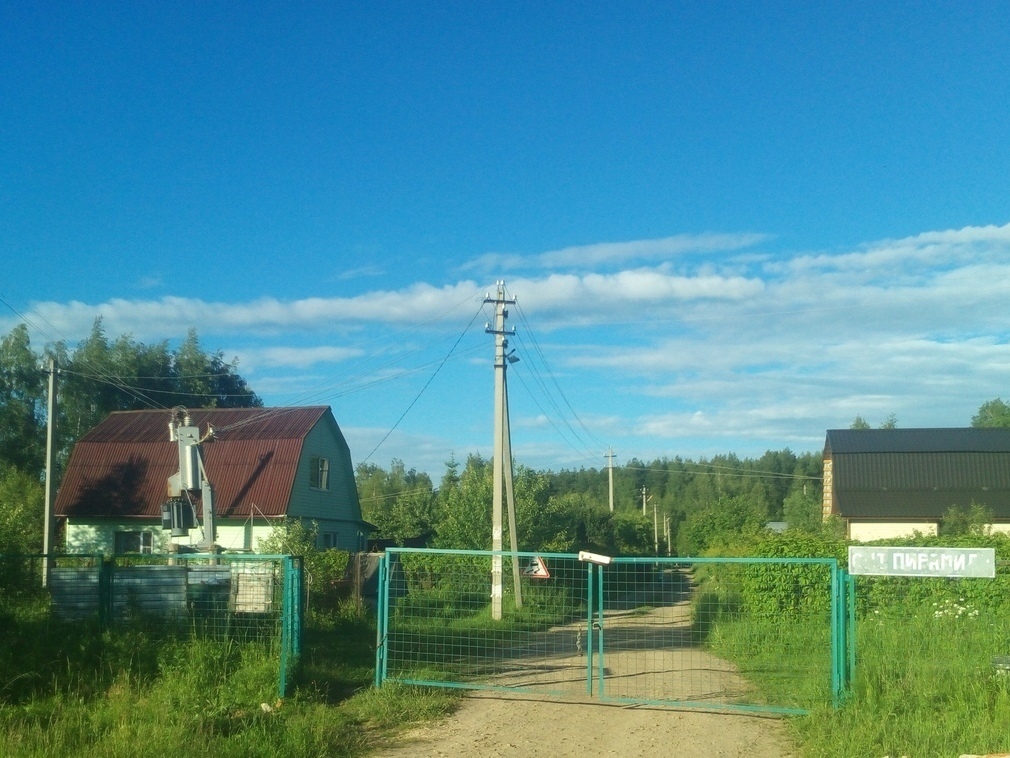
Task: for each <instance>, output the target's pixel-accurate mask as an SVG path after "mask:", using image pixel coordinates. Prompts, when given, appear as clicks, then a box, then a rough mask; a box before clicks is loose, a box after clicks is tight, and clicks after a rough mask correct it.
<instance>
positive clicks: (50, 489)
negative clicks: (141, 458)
mask: <svg viewBox="0 0 1010 758" xmlns="http://www.w3.org/2000/svg"><path fill="white" fill-rule="evenodd" d="M47 373H48V374H49V398H48V403H47V406H48V407H47V411H46V503H45V506H46V512H45V521H46V523H45V531H44V532H43V536H42V553H43V555H45V558H43V562H42V585H43V586H45V587H48V586H49V572H50V571H51V569H52V567H53V556H52V552H53V550H54V549H55V545H54V544H53V543H54V542H55V540H56V517H55V515H54V513H53V504H54V502H55V500H56V482H55V481H54V480H55V478H56V374H57V370H56V359H55V358H50V359H49V370H48V372H47Z"/></svg>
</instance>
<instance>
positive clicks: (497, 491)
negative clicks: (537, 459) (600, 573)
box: [484, 281, 522, 621]
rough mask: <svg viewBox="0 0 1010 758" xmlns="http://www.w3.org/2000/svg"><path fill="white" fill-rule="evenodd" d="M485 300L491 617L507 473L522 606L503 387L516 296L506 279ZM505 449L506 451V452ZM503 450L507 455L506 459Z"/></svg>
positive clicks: (498, 606)
mask: <svg viewBox="0 0 1010 758" xmlns="http://www.w3.org/2000/svg"><path fill="white" fill-rule="evenodd" d="M484 302H485V303H486V304H494V307H495V308H494V310H495V318H494V327H492V326H491V325H490V324H487V325H485V327H484V331H485V332H486V333H487V334H493V335H494V338H495V339H494V343H495V351H494V462H493V469H494V483H493V495H492V497H493V502H492V507H491V551H492V555H491V618H492V619H494V620H496V621H497V620H500V619H501V617H502V560H501V559H502V556H501V549H502V499H503V497H502V495H503V492H502V489H503V488H502V484H503V482H505V481H506V480H505V477H506V473H505V472H506V471H507V472H508V474H507V477H508V479H507V489H508V492H507V494H508V498H509V517H510V522H511V524H510V528H509V537H510V538H511V541H512V573H513V575H514V577H515V578H514V582H515V590H516V606H517V607H521V606H522V597H521V595H520V590H519V556H518V555H516V551H517V550H518V548H517V545H516V533H515V498H514V495H513V491H512V445H511V442H510V441H509V440H508V439H507V436H508V434H509V425H508V390H507V389H506V378H505V370H506V368H507V367H508V364H509V363H510V362H513V361H514V360H518V359H517V358H514V356H512V355H510V354H507V353H506V352H505V351H506V350H507V349H508V340H507V339H506V337H507V336H508V335H509V334H515V328H513V329H511V330H506V328H505V319H507V318H508V309H507V308H506V306H507V305H511V304H513V303H515V298H506V297H505V282H504V281H499V282H498V289H497V292H496V293H495V297H491V295H490V294H488V295H486V296H485V297H484ZM506 451H507V453H506ZM506 454H507V455H508V458H507V459H506Z"/></svg>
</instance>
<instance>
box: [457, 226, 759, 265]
mask: <svg viewBox="0 0 1010 758" xmlns="http://www.w3.org/2000/svg"><path fill="white" fill-rule="evenodd" d="M768 239H769V235H767V234H757V233H745V234H677V235H674V236H672V237H661V238H659V239H644V240H631V241H628V242H599V243H595V244H592V245H573V246H571V247H564V248H561V249H559V250H548V251H547V252H544V253H537V254H533V255H522V254H519V253H486V254H484V255H481V256H478V257H476V258H474V259H473V260H472V261H469V262H468V263H466V264H465V265H464V266H463V267H462V270H464V271H480V272H501V271H514V270H516V269H519V268H522V269H525V270H530V269H572V268H575V269H579V270H586V269H592V268H596V267H601V266H606V267H610V266H614V265H627V264H630V263H636V262H647V261H656V260H661V261H662V260H668V259H671V258H676V257H678V256H683V255H685V254H688V253H716V252H726V251H735V250H741V249H743V248H749V247H753V246H754V245H757V244H760V243H761V242H765V241H766V240H768Z"/></svg>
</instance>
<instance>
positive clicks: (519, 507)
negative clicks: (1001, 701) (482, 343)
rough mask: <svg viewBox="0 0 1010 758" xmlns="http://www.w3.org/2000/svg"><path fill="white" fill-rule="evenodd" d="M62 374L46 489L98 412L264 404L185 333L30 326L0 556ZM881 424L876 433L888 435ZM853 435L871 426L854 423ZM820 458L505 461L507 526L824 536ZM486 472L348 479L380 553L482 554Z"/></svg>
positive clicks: (4, 396) (1005, 416)
mask: <svg viewBox="0 0 1010 758" xmlns="http://www.w3.org/2000/svg"><path fill="white" fill-rule="evenodd" d="M50 359H54V360H56V361H57V362H58V365H59V366H60V390H59V395H60V402H59V404H58V412H59V416H58V419H57V440H56V448H57V456H56V458H57V471H56V476H57V481H58V477H59V471H60V468H61V467H62V465H64V464H65V462H66V459H67V458H68V456H69V453H70V450H71V449H72V447H73V444H74V442H76V440H77V439H78V438H79V437H80V436H81V435H83V434H84V433H86V432H87V431H89V430H90V429H91V428H92V427H93V426H94V425H96V424H97V423H98V422H99V421H101V420H102V419H104V418H105V417H106V416H107V415H108V414H109V413H111V412H113V411H118V410H135V409H142V408H151V407H165V408H169V407H174V406H179V405H182V406H185V407H189V408H208V407H217V408H228V407H261V406H262V405H263V402H262V400H261V398H260V397H259V396H258V395H257V394H256V393H255V392H254V391H253V390H252V388H251V387H250V386H249V384H248V382H247V381H246V380H245V379H244V378H243V377H242V376H241V375H240V374H239V373H238V368H237V364H236V363H235V362H228V361H227V360H225V358H224V356H223V354H222V353H221V352H220V351H218V352H207V351H206V350H205V349H204V348H203V346H202V345H201V344H200V341H199V338H198V336H197V334H196V331H195V330H190V332H189V334H188V335H187V337H186V339H185V340H183V341H182V342H181V343H180V344H179V346H178V347H176V348H175V349H170V347H169V342H168V341H167V340H165V341H162V342H158V343H156V344H153V345H148V344H144V343H141V342H137V341H136V340H134V339H133V338H132V337H131V336H130V335H121V336H119V337H117V338H110V337H109V336H108V335H107V334H106V331H105V328H104V326H103V324H102V321H101V319H98V320H96V321H95V323H94V325H93V328H92V330H91V333H90V334H89V336H88V337H87V338H86V339H84V340H82V341H81V342H80V343H78V345H77V346H75V347H70V346H68V345H66V344H65V343H62V342H60V343H56V344H51V345H47V346H45V348H44V349H43V350H41V351H36V350H35V349H34V348H33V346H32V345H31V342H30V339H29V332H28V329H27V327H26V326H25V325H24V324H22V325H19V326H16V327H14V328H13V329H12V330H11V331H10V332H9V333H7V334H6V335H3V337H2V338H0V553H2V552H36V551H37V550H38V549H39V547H40V546H41V517H39V518H35V517H34V514H35V512H36V511H37V512H38V514H39V516H40V514H41V509H42V498H43V482H44V476H45V472H44V460H45V440H46V393H47V376H46V373H45V371H43V370H40V367H44V366H45V365H47V364H48V361H49V360H50ZM971 423H972V425H973V426H1010V407H1008V406H1007V405H1006V404H1005V403H1004V402H1003V401H1002V400H1000V399H999V398H996V399H994V400H990V401H988V402H986V403H983V404H982V406H981V407H980V408H979V411H978V413H977V414H976V415H975V416H974V417H973V418H972V420H971ZM896 424H897V420H896V419H895V417H894V416H893V415H892V416H889V417H888V418H887V419H885V420H884V421H883V422H882V424H881V427H883V428H893V427H894V426H896ZM852 428H859V429H863V428H870V425H869V423H867V422H866V421H865V420H864V419H863V418H862V417H860V416H857V417H856V418H855V420H854V421H853V422H852ZM821 458H822V456H821V454H820V453H819V452H817V453H809V452H808V453H800V454H796V453H793V452H792V451H791V450H789V449H788V448H786V449H782V450H769V451H767V452H766V453H764V455H762V456H760V457H758V458H753V459H751V458H738V457H737V456H736V455H734V454H732V453H727V454H725V455H719V456H715V457H713V458H711V459H703V460H698V461H694V460H690V459H685V458H680V457H674V458H662V459H657V460H652V461H642V460H638V459H635V458H632V459H631V460H629V461H628V462H627V463H626V464H624V465H622V466H615V467H614V469H613V480H614V497H613V503H614V506H613V510H611V508H610V492H609V472H608V471H607V469H606V468H600V469H595V468H590V469H585V468H583V469H578V470H561V471H538V470H534V469H531V468H529V467H527V466H524V465H522V462H521V461H517V462H516V469H515V477H514V479H515V499H516V522H517V523H516V526H517V531H518V533H519V536H520V537H519V538H520V548H521V549H523V550H539V551H545V552H547V551H552V552H570V551H575V550H580V549H593V550H598V551H604V552H608V553H614V554H625V555H653V554H657V553H658V554H661V555H666V554H676V555H699V554H702V553H703V552H705V551H706V550H709V549H710V548H713V547H716V546H718V544H719V543H720V542H729V541H732V540H733V539H734V538H735V537H738V536H740V535H742V534H747V533H748V532H754V531H758V530H762V529H764V528H766V526H767V525H768V524H769V522H780V523H784V524H785V525H786V526H787V527H788V528H789V529H793V530H798V531H804V532H811V533H814V532H821V531H823V530H825V529H832V528H834V526H833V525H832V524H831V523H830V522H829V523H828V524H824V523H822V520H821V477H822V460H821ZM492 478H493V477H492V466H491V462H490V460H488V459H485V458H483V457H481V456H480V455H477V454H471V455H469V456H467V457H466V459H465V460H463V461H457V460H455V459H454V458H450V460H448V461H447V462H446V463H445V469H444V472H443V473H442V475H441V478H440V480H439V481H438V482H437V483H436V482H435V481H433V479H432V478H431V476H429V475H428V474H427V473H425V472H419V471H417V470H416V469H414V468H408V466H407V465H406V464H405V463H404V462H403V461H400V460H395V459H394V460H393V461H391V462H390V465H389V466H388V468H386V467H383V466H380V465H377V464H375V463H364V464H360V465H358V467H357V468H356V470H355V480H356V484H357V488H358V494H359V500H360V502H361V508H362V515H363V517H364V518H365V519H366V520H367V521H369V522H370V523H372V524H373V525H375V527H376V528H377V531H376V533H375V534H373V535H372V536H373V537H374V538H378V539H381V540H384V541H386V542H387V543H388V544H398V545H407V544H409V545H415V546H418V545H423V546H430V547H451V548H461V549H465V548H472V549H486V548H487V547H488V546H489V545H490V544H491V535H490V530H491V518H490V507H491V501H492Z"/></svg>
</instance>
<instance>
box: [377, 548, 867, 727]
mask: <svg viewBox="0 0 1010 758" xmlns="http://www.w3.org/2000/svg"><path fill="white" fill-rule="evenodd" d="M493 555H494V554H493V553H492V552H490V551H469V550H421V549H407V548H393V549H390V550H389V551H388V552H387V553H386V555H385V557H384V558H383V562H382V566H381V570H380V583H379V603H378V630H377V644H376V673H375V681H376V684H377V685H381V684H383V683H384V682H401V683H407V684H417V685H426V686H435V687H454V688H464V689H484V690H501V691H509V692H530V693H537V694H545V695H553V696H562V697H577V698H580V699H585V698H586V697H592V698H595V699H599V700H602V701H610V702H626V703H651V704H659V705H672V706H679V707H704V708H715V709H733V710H744V711H763V712H776V713H805V712H807V711H809V709H811V708H814V707H818V706H820V705H823V704H825V703H833V704H835V705H837V704H838V703H839V702H840V701H841V699H842V698H843V697H844V695H845V693H846V692H847V690H848V687H849V682H850V681H851V677H852V671H853V666H854V653H853V649H854V648H853V644H854V640H853V639H852V637H851V635H850V633H849V629H850V627H851V623H852V619H851V615H852V614H851V606H852V603H851V597H850V596H851V593H852V586H851V580H850V578H849V577H848V575H847V574H846V572H845V571H843V570H841V569H840V568H839V567H838V563H837V561H836V560H835V559H820V558H811V559H799V558H613V559H612V560H610V561H609V563H607V564H606V565H599V564H593V563H590V562H586V561H580V560H579V557H578V556H576V555H570V554H558V553H540V554H534V553H519V554H517V555H516V556H515V558H516V560H512V559H513V557H514V556H513V554H512V553H508V552H503V553H501V554H500V555H501V556H502V558H503V560H502V563H503V565H504V581H503V582H502V585H503V602H502V615H501V618H500V619H495V618H492V611H491V603H490V591H491V573H490V567H491V557H492V556H493ZM515 567H518V568H519V571H518V577H519V581H518V582H516V581H515V577H516V575H517V572H516V568H515Z"/></svg>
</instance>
